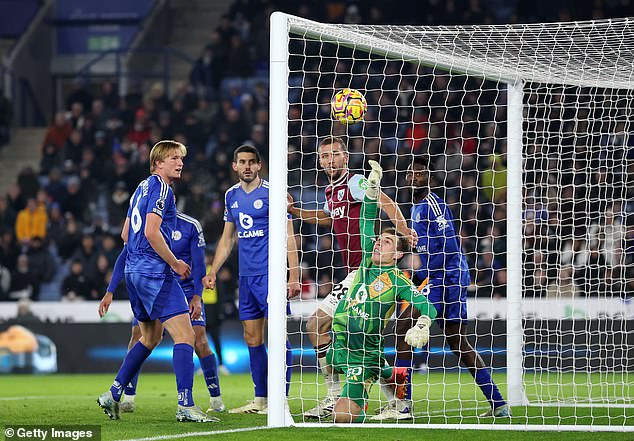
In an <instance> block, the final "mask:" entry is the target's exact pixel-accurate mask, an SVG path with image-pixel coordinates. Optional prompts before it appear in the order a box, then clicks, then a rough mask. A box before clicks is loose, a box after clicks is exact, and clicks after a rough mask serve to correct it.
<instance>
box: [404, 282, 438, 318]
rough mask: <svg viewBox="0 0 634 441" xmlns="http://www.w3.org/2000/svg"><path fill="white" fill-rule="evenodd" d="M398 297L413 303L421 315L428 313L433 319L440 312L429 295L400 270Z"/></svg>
mask: <svg viewBox="0 0 634 441" xmlns="http://www.w3.org/2000/svg"><path fill="white" fill-rule="evenodd" d="M396 298H398V299H400V300H404V301H406V302H408V303H411V304H412V306H413V307H414V308H416V310H417V311H418V312H419V313H420V314H421V315H426V316H427V317H429V318H430V319H432V320H433V319H435V318H436V315H437V314H438V312H437V311H436V308H435V307H434V305H432V304H431V302H430V301H429V300H428V299H427V296H426V295H424V294H423V293H422V292H421V291H419V290H418V289H417V288H416V286H414V284H412V281H411V280H409V279H408V278H407V277H405V276H404V275H403V274H402V273H400V272H399V273H398V274H397V276H396Z"/></svg>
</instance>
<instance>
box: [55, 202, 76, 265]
mask: <svg viewBox="0 0 634 441" xmlns="http://www.w3.org/2000/svg"><path fill="white" fill-rule="evenodd" d="M64 219H65V221H66V230H65V231H64V234H63V236H62V237H61V239H60V241H59V243H58V244H57V253H58V254H59V256H60V257H61V258H62V259H64V260H68V259H69V258H70V257H71V256H72V255H73V254H75V252H77V251H78V250H79V247H80V244H81V240H82V236H81V234H80V232H79V225H77V221H76V220H75V218H73V215H72V214H70V213H69V214H67V215H64Z"/></svg>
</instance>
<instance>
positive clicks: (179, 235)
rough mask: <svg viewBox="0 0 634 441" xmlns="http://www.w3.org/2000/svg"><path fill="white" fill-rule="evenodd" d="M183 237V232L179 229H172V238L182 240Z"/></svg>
mask: <svg viewBox="0 0 634 441" xmlns="http://www.w3.org/2000/svg"><path fill="white" fill-rule="evenodd" d="M182 237H183V233H181V232H180V231H178V230H174V231H172V239H173V240H181V238H182Z"/></svg>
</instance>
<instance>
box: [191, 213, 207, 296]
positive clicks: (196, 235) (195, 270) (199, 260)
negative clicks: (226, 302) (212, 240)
mask: <svg viewBox="0 0 634 441" xmlns="http://www.w3.org/2000/svg"><path fill="white" fill-rule="evenodd" d="M192 229H193V231H192V234H191V235H190V240H189V252H190V254H191V256H192V279H193V282H194V294H196V295H199V296H202V293H203V277H205V272H206V267H205V237H204V235H203V232H202V230H200V231H199V230H198V229H197V228H194V227H193V226H192Z"/></svg>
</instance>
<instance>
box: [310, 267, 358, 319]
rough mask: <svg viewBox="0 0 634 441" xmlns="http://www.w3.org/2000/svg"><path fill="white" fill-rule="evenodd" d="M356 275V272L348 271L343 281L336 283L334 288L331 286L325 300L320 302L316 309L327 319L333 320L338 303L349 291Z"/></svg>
mask: <svg viewBox="0 0 634 441" xmlns="http://www.w3.org/2000/svg"><path fill="white" fill-rule="evenodd" d="M356 275H357V270H354V271H350V273H348V275H347V276H346V278H345V279H343V280H342V281H341V283H337V284H336V285H335V286H333V288H332V291H330V294H328V295H327V296H326V298H324V299H323V300H322V301H321V303H320V304H319V306H318V308H319V309H321V310H322V311H324V312H325V313H326V314H328V317H330V318H334V316H335V311H336V310H337V305H338V304H339V301H340V300H341V299H343V297H344V296H345V295H346V293H347V292H348V289H350V285H352V281H353V280H354V277H355V276H356Z"/></svg>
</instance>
